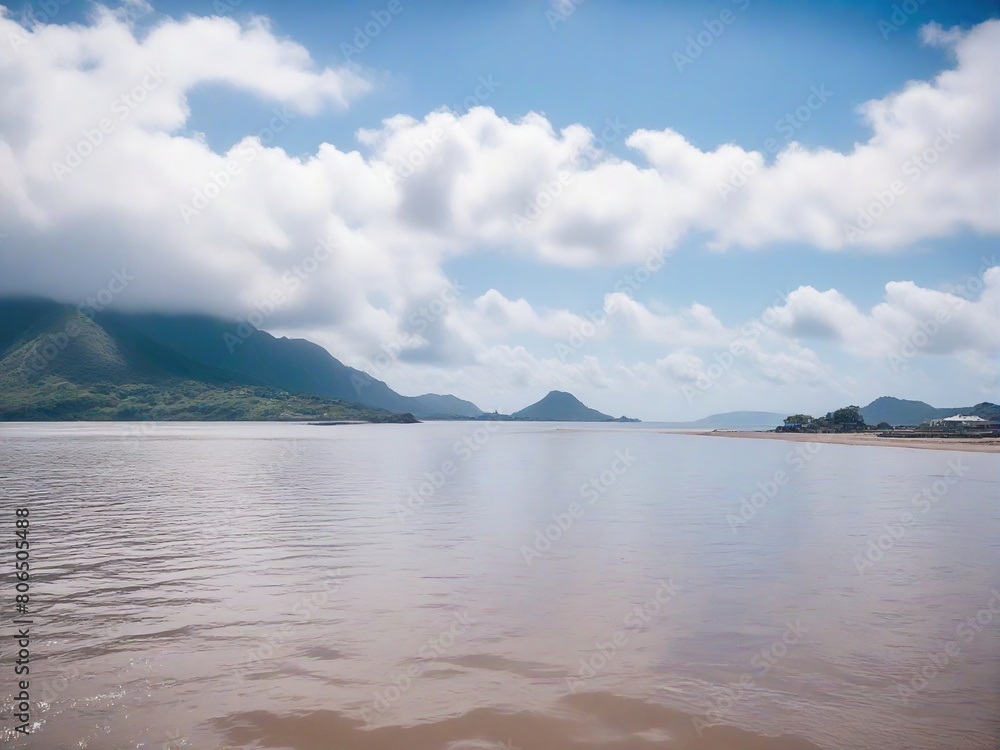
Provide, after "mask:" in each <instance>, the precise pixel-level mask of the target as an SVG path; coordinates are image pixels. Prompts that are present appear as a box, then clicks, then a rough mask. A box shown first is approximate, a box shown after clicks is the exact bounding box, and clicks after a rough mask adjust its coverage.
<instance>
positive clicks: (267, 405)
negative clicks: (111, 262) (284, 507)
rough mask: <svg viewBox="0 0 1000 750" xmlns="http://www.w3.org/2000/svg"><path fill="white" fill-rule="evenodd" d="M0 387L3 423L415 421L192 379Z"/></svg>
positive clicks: (52, 380) (53, 381) (48, 381)
mask: <svg viewBox="0 0 1000 750" xmlns="http://www.w3.org/2000/svg"><path fill="white" fill-rule="evenodd" d="M9 385H11V384H10V383H9V382H4V383H0V421H33V420H66V421H75V420H94V421H104V420H112V421H130V420H146V419H151V420H204V421H217V420H250V421H257V420H259V421H269V420H310V419H329V420H343V421H363V422H413V421H416V420H414V419H413V417H412V416H411V415H408V414H407V415H399V414H391V413H389V412H384V411H379V410H373V409H366V408H364V407H359V406H355V405H352V404H345V403H343V402H340V401H334V400H333V399H328V398H323V397H321V396H309V395H294V394H291V393H287V392H285V391H279V390H277V389H274V388H264V387H251V386H230V387H225V386H218V385H211V384H208V383H199V382H197V381H193V380H165V381H160V382H158V383H155V384H154V383H128V384H122V385H116V384H112V383H107V382H98V383H89V384H79V383H71V382H69V381H67V380H63V379H61V378H56V377H43V378H41V380H40V381H39V382H36V383H32V384H21V385H20V387H16V388H10V387H8V386H9Z"/></svg>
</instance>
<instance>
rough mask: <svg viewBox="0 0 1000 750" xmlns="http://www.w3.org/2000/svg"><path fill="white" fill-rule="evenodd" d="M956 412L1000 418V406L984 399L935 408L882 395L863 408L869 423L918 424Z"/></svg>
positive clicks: (984, 417)
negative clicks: (971, 403) (961, 404)
mask: <svg viewBox="0 0 1000 750" xmlns="http://www.w3.org/2000/svg"><path fill="white" fill-rule="evenodd" d="M956 414H968V415H972V416H976V417H982V418H983V419H1000V406H997V405H996V404H992V403H989V402H988V401H984V402H983V403H980V404H976V405H975V406H961V407H948V408H941V409H939V408H935V407H933V406H931V405H930V404H926V403H924V402H923V401H907V400H904V399H900V398H893V397H892V396H882V397H880V398H877V399H875V400H874V401H872V402H871V403H870V404H868V406H864V407H862V408H861V416H862V417H864V418H865V422H866V423H867V424H878V423H879V422H888V423H889V424H891V425H893V426H895V425H918V424H920V423H921V422H923V421H924V420H925V419H941V418H942V417H953V416H955V415H956Z"/></svg>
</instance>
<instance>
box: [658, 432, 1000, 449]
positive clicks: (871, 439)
mask: <svg viewBox="0 0 1000 750" xmlns="http://www.w3.org/2000/svg"><path fill="white" fill-rule="evenodd" d="M661 432H663V433H665V434H669V435H702V436H709V437H729V438H753V439H757V440H791V441H793V442H797V443H833V444H836V445H875V446H881V447H883V448H919V449H921V450H932V451H964V452H966V453H1000V439H997V438H930V437H929V438H916V437H913V438H911V437H906V438H894V437H879V436H878V435H865V434H858V433H838V432H740V431H737V430H719V431H715V432H708V431H704V430H700V431H699V430H670V431H667V430H662V431H661Z"/></svg>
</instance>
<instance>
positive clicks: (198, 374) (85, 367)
mask: <svg viewBox="0 0 1000 750" xmlns="http://www.w3.org/2000/svg"><path fill="white" fill-rule="evenodd" d="M243 333H245V336H241V335H239V333H238V329H237V324H236V323H235V322H232V321H225V320H220V319H215V318H211V317H206V316H195V315H162V314H130V313H119V312H111V311H105V312H100V313H97V314H96V315H93V316H92V317H88V316H86V315H83V314H82V313H80V312H78V311H77V309H76V308H75V307H73V306H71V305H65V304H60V303H57V302H53V301H51V300H43V299H23V298H22V299H0V418H2V419H60V418H63V419H99V418H108V419H111V418H113V419H128V418H141V417H144V416H145V417H148V416H149V414H151V413H155V414H159V415H169V416H156V417H153V418H158V419H181V418H192V419H194V418H215V419H270V418H279V417H280V416H281V415H282V414H285V415H288V414H290V415H293V416H296V415H297V416H298V417H302V418H305V417H312V418H318V417H325V418H329V419H342V420H354V419H372V420H384V419H386V418H387V417H388V415H389V414H392V413H395V414H404V413H410V414H414V413H417V414H422V415H427V414H441V413H445V414H454V415H456V416H463V417H474V416H478V415H479V414H481V413H482V412H481V411H480V410H479V409H478V407H476V406H475V404H472V403H470V402H468V401H462V400H461V399H458V398H456V397H454V396H441V395H437V394H429V395H428V396H426V397H422V396H418V397H407V396H401V395H400V394H398V393H396V392H395V391H393V390H392V389H390V388H389V387H388V386H387V385H386V384H385V383H383V382H382V381H380V380H376V379H375V378H372V377H371V376H369V375H367V374H366V373H363V372H361V371H359V370H355V369H353V368H351V367H347V366H346V365H344V364H343V363H341V362H339V361H338V360H337V359H335V358H334V357H332V356H331V355H330V354H329V353H328V352H327V351H326V350H325V349H323V348H322V347H320V346H317V345H316V344H313V343H311V342H309V341H305V340H303V339H287V338H280V339H278V338H275V337H274V336H271V335H270V334H268V333H266V332H264V331H259V330H257V329H254V328H253V327H247V328H244V329H243ZM196 384H198V385H196ZM139 385H141V386H145V387H144V388H142V389H140V391H141V393H142V394H144V396H143V399H145V400H142V399H139V400H137V398H138V397H137V395H136V393H137V392H136V390H135V388H134V387H135V386H139ZM247 389H250V390H249V391H248V390H247ZM251 391H252V393H251ZM188 395H190V396H192V397H194V396H195V395H197V398H190V399H189V398H188V397H187V396H188ZM292 397H297V398H292ZM247 398H250V399H258V400H260V399H263V400H264V401H267V402H268V403H269V404H270V405H269V406H267V405H264V404H262V403H260V402H259V401H246V400H245V399H247ZM237 401H239V402H240V403H239V404H237V403H236V402H237ZM199 402H205V404H206V405H205V408H206V409H209V406H210V404H216V406H217V410H216V411H215V412H212V414H211V415H208V416H205V412H204V409H203V410H202V411H200V412H198V411H195V412H191V409H194V408H195V407H196V406H197V404H198V403H199ZM279 402H280V403H279ZM143 404H145V407H144V406H143ZM181 404H183V406H181ZM153 405H155V406H156V409H154V410H152V411H151V409H152V406H153ZM170 405H172V406H170ZM168 406H170V408H168ZM213 408H214V407H213ZM129 414H131V415H132V416H131V417H130V416H129ZM185 415H188V416H185ZM213 415H214V416H213Z"/></svg>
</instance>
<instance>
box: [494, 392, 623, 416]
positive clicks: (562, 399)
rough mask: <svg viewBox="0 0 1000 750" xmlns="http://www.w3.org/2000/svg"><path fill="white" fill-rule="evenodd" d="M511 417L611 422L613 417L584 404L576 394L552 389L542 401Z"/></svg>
mask: <svg viewBox="0 0 1000 750" xmlns="http://www.w3.org/2000/svg"><path fill="white" fill-rule="evenodd" d="M511 417H513V418H514V419H533V420H537V421H544V422H610V421H611V420H612V419H613V417H611V416H609V415H607V414H602V413H601V412H599V411H597V410H596V409H591V408H590V407H588V406H584V405H583V404H582V403H581V402H580V400H579V399H577V397H576V396H574V395H573V394H571V393H566V392H564V391H550V392H549V393H548V395H546V396H545V398H543V399H542V400H541V401H538V402H536V403H534V404H532V405H531V406H526V407H525V408H523V409H521V411H516V412H514V413H513V414H511Z"/></svg>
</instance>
